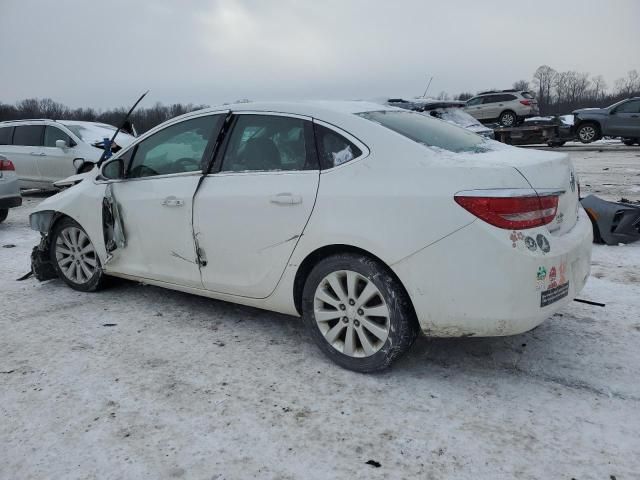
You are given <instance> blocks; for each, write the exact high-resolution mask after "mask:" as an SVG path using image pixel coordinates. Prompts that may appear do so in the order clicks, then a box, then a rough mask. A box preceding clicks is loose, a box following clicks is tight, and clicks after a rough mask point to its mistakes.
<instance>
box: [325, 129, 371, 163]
mask: <svg viewBox="0 0 640 480" xmlns="http://www.w3.org/2000/svg"><path fill="white" fill-rule="evenodd" d="M314 127H315V131H316V142H317V143H318V155H319V156H320V165H321V166H322V168H323V169H326V168H331V167H337V166H338V165H342V164H343V163H346V162H348V161H350V160H353V159H354V158H357V157H359V156H360V155H362V150H360V149H359V148H358V147H356V146H355V145H354V144H353V143H352V142H350V141H349V140H347V139H346V138H344V137H343V136H342V135H340V134H339V133H337V132H334V131H333V130H331V129H329V128H327V127H323V126H322V125H318V124H315V125H314Z"/></svg>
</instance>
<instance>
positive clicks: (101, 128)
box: [65, 123, 129, 144]
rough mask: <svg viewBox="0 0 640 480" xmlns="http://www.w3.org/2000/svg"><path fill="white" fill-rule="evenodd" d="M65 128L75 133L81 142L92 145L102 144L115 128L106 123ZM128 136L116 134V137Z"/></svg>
mask: <svg viewBox="0 0 640 480" xmlns="http://www.w3.org/2000/svg"><path fill="white" fill-rule="evenodd" d="M65 126H66V127H67V128H68V129H69V130H71V131H72V132H73V133H75V134H76V135H77V136H78V137H80V139H81V140H82V141H83V142H86V143H90V144H94V143H96V142H102V140H103V139H105V138H111V137H112V136H113V134H114V133H115V131H116V130H117V129H116V127H114V126H113V125H107V124H106V123H86V124H71V125H69V124H65ZM121 136H127V137H128V136H129V135H128V134H126V133H124V132H120V133H118V137H121Z"/></svg>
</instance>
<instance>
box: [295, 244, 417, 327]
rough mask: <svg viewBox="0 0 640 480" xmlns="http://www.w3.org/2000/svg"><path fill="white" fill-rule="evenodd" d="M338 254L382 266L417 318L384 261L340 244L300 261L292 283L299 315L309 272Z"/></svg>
mask: <svg viewBox="0 0 640 480" xmlns="http://www.w3.org/2000/svg"><path fill="white" fill-rule="evenodd" d="M339 253H355V254H358V255H363V256H365V257H369V258H371V259H372V260H375V261H376V262H379V263H380V264H381V265H383V266H384V267H385V268H386V269H387V271H388V272H389V275H391V276H393V278H394V279H395V280H396V281H397V282H398V284H399V285H400V287H401V288H402V290H403V291H404V293H405V295H406V296H407V300H408V302H409V306H410V307H411V311H412V313H413V317H414V318H417V317H416V312H415V309H414V308H413V302H412V300H411V297H410V296H409V292H407V289H406V288H405V286H404V285H403V284H402V281H401V280H400V279H399V278H398V276H397V275H396V274H395V272H394V271H393V270H392V269H391V268H390V267H389V266H388V265H387V264H386V263H385V262H384V261H382V260H381V259H380V258H378V257H376V256H375V255H373V254H372V253H369V252H367V251H366V250H363V249H362V248H358V247H354V246H352V245H341V244H338V245H326V246H324V247H321V248H318V249H317V250H314V251H313V252H311V253H310V254H309V255H307V257H306V258H305V259H304V260H303V261H302V263H301V264H300V266H299V267H298V271H297V272H296V278H295V280H294V282H293V301H294V304H295V306H296V310H297V311H298V313H299V314H300V315H302V291H303V290H304V284H305V282H306V280H307V277H308V276H309V273H311V270H312V269H313V267H315V266H316V265H317V264H318V262H320V261H321V260H323V259H325V258H327V257H330V256H331V255H336V254H339Z"/></svg>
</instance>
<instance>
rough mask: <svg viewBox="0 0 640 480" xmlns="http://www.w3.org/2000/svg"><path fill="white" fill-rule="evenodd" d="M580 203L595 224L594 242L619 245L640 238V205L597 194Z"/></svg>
mask: <svg viewBox="0 0 640 480" xmlns="http://www.w3.org/2000/svg"><path fill="white" fill-rule="evenodd" d="M622 200H626V199H622ZM627 202H628V200H627ZM580 203H582V206H583V207H584V209H585V210H586V211H587V213H588V214H589V218H590V219H591V223H592V224H593V241H594V242H596V243H606V244H607V245H617V244H619V243H631V242H635V241H637V240H640V205H634V204H632V203H624V202H607V201H606V200H603V199H601V198H599V197H596V196H595V195H589V196H588V197H585V198H583V199H582V200H580Z"/></svg>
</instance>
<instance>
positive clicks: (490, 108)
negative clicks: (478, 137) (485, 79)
mask: <svg viewBox="0 0 640 480" xmlns="http://www.w3.org/2000/svg"><path fill="white" fill-rule="evenodd" d="M464 109H465V111H466V112H467V113H469V114H470V115H471V116H473V117H475V118H477V119H478V120H481V121H482V122H494V121H497V122H498V123H500V124H501V125H503V126H505V127H515V126H516V125H518V123H520V122H522V121H523V120H524V119H525V118H529V117H533V116H536V115H539V114H540V110H539V109H538V102H537V101H536V99H535V97H534V96H533V94H532V93H531V92H526V91H519V90H502V91H491V92H482V93H479V94H478V95H476V96H475V97H472V98H470V99H469V100H467V103H466V105H465V107H464Z"/></svg>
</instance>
